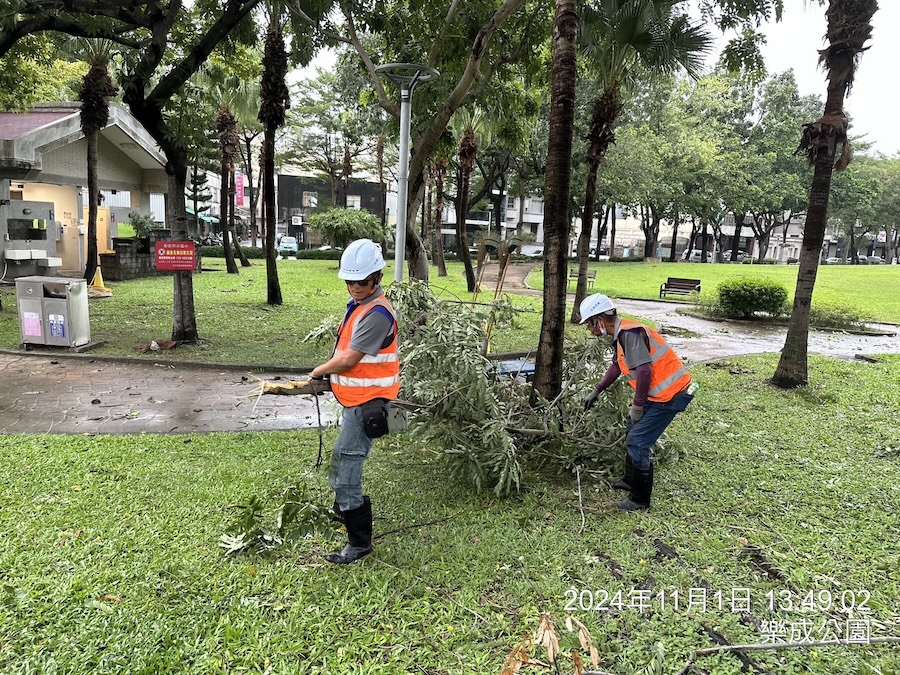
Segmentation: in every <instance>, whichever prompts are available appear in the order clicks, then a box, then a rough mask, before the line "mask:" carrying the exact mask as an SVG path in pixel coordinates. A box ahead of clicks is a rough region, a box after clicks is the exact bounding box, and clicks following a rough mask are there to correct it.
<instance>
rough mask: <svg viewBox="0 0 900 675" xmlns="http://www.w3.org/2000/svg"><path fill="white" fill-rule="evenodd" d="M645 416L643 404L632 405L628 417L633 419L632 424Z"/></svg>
mask: <svg viewBox="0 0 900 675" xmlns="http://www.w3.org/2000/svg"><path fill="white" fill-rule="evenodd" d="M643 416H644V406H642V405H632V406H631V408H629V409H628V418H629V419H630V420H631V423H632V424H637V423H638V422H640V421H641V418H642V417H643Z"/></svg>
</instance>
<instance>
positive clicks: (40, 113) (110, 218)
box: [0, 103, 167, 278]
mask: <svg viewBox="0 0 900 675" xmlns="http://www.w3.org/2000/svg"><path fill="white" fill-rule="evenodd" d="M164 167H165V158H164V156H163V155H162V153H161V152H160V150H159V148H158V147H157V146H156V144H155V143H154V141H153V139H152V138H151V137H150V135H149V134H148V133H147V132H146V131H145V130H144V128H143V127H142V126H141V125H140V123H139V122H138V121H137V120H136V119H135V118H134V117H132V116H131V115H130V114H129V113H128V112H127V111H126V110H125V109H124V108H121V107H120V106H117V105H110V114H109V121H108V123H107V125H106V127H105V128H104V129H103V130H101V132H100V143H99V162H98V166H97V172H98V179H99V183H100V188H101V201H102V204H101V206H100V210H99V214H98V244H99V249H100V250H101V251H102V250H104V249H108V248H110V246H111V243H112V241H111V240H112V237H114V236H116V235H117V224H118V223H119V222H121V221H122V220H127V218H128V213H130V212H131V211H134V210H140V211H148V212H149V211H150V202H151V199H152V196H153V195H159V196H160V198H161V195H163V194H165V192H166V190H167V180H166V174H165V168H164ZM86 176H87V142H86V141H85V139H84V136H83V134H82V133H81V122H80V115H79V104H78V103H58V104H43V105H39V106H36V107H35V108H34V109H32V110H30V111H28V112H24V113H12V112H0V254H2V257H3V259H4V263H5V265H6V277H7V278H15V277H18V276H24V275H29V274H53V273H57V272H73V273H79V272H81V271H83V270H84V266H85V256H86V251H87V242H86V236H85V235H86V232H87V222H86V219H87V208H86V206H85V197H84V196H83V194H84V192H85V191H86V186H87V177H86Z"/></svg>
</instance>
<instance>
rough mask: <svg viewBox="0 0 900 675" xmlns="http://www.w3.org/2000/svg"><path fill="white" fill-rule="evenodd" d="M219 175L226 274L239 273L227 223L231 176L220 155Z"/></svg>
mask: <svg viewBox="0 0 900 675" xmlns="http://www.w3.org/2000/svg"><path fill="white" fill-rule="evenodd" d="M219 175H220V177H221V184H222V190H221V191H220V193H219V225H221V227H222V248H223V250H224V252H225V271H226V272H228V274H239V273H240V271H239V270H238V267H237V263H235V262H234V251H233V250H232V248H231V242H232V241H233V239H232V233H231V227H230V223H229V220H230V219H229V209H228V202H229V201H230V200H231V176H232V172H231V171H230V170H229V167H228V160H227V159H226V158H225V157H224V155H223V157H222V163H221V165H220V170H219Z"/></svg>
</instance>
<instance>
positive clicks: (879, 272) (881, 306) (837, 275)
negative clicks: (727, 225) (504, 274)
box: [528, 262, 900, 323]
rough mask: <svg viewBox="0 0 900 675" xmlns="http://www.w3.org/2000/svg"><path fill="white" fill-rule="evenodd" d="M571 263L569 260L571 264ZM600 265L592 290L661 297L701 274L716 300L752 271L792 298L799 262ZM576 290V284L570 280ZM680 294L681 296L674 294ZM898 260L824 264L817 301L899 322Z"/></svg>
mask: <svg viewBox="0 0 900 675" xmlns="http://www.w3.org/2000/svg"><path fill="white" fill-rule="evenodd" d="M571 266H573V265H570V267H571ZM590 269H595V270H597V279H596V281H595V282H594V291H596V292H598V293H605V294H607V295H610V296H612V297H616V298H639V299H646V300H657V299H659V286H660V284H661V283H663V282H664V281H665V280H666V278H667V277H684V278H689V279H700V281H701V283H702V288H703V291H702V293H701V297H702V298H704V299H709V300H712V299H714V298H715V297H716V287H717V286H718V285H719V284H720V283H721V282H722V281H725V280H726V279H733V278H735V277H751V278H758V279H767V280H768V279H771V280H774V281H778V282H779V283H781V284H783V285H784V287H785V288H786V289H787V291H788V297H789V298H790V299H793V297H794V289H795V287H796V284H797V269H798V267H797V266H796V265H726V264H701V263H593V262H592V263H590ZM543 277H544V273H543V268H542V267H541V266H540V265H538V266H536V267H535V268H534V270H533V271H532V272H531V274H530V275H529V276H528V285H529V286H531V287H532V288H543V283H544V280H543ZM570 288H571V289H572V290H574V288H575V284H574V283H572V284H570ZM675 297H678V296H675ZM898 298H900V265H824V266H822V267H820V268H819V271H818V274H817V276H816V288H815V291H814V293H813V304H821V305H827V306H845V307H851V308H854V309H855V310H856V311H858V312H860V313H861V314H862V315H863V316H866V317H869V318H871V319H872V320H876V321H883V322H887V323H900V301H898Z"/></svg>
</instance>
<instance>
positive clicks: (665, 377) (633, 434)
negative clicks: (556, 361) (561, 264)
mask: <svg viewBox="0 0 900 675" xmlns="http://www.w3.org/2000/svg"><path fill="white" fill-rule="evenodd" d="M580 312H581V323H586V324H587V327H588V329H589V330H590V331H591V333H593V334H594V335H596V336H597V337H600V336H602V335H610V336H612V338H613V350H614V351H615V358H614V359H613V361H612V363H610V365H609V369H608V370H607V371H606V374H605V375H604V376H603V379H602V380H600V382H599V383H598V384H597V386H596V387H595V388H594V391H593V392H591V394H590V396H588V397H587V398H586V399H585V400H584V409H585V410H589V409H590V408H591V406H593V405H594V402H595V401H596V400H597V397H598V396H599V395H600V392H602V391H604V390H605V389H607V388H608V387H609V386H610V385H612V383H613V382H615V381H616V380H617V379H618V378H619V376H620V375H625V376H626V377H627V378H628V384H629V385H631V388H632V389H633V390H634V400H633V402H632V404H631V408H630V409H629V411H628V420H627V421H626V423H625V428H626V437H625V438H626V442H627V446H628V447H627V452H626V455H625V474H624V476H623V477H622V479H621V480H618V481H616V482H615V483H613V484H612V487H613V488H616V489H619V490H628V491H629V494H628V496H627V497H626V498H625V499H623V500H622V501H620V502H618V503H617V504H616V506H617V507H618V508H619V510H621V511H637V510H640V509H647V508H650V496H651V494H652V492H653V463H652V458H651V456H650V449H651V448H652V447H653V444H654V443H656V441H657V440H658V439H659V437H660V436H662V433H663V431H665V430H666V427H668V426H669V424H671V423H672V420H674V419H675V416H676V415H677V414H678V413H680V412H682V411H683V410H684V409H685V408H687V406H688V404H689V403H690V402H691V400H692V399H693V394H694V391H695V389H696V385H695V384H694V383H693V380H692V379H691V375H690V373H689V372H688V371H687V369H686V368H685V367H684V364H683V363H682V362H681V359H679V358H678V356H677V355H676V354H675V352H674V350H673V349H672V347H671V346H670V345H669V344H668V343H667V342H666V340H665V338H663V336H662V335H660V334H659V333H658V332H657V331H655V330H653V329H652V328H650V327H649V326H645V325H643V324H641V323H638V322H637V321H629V320H628V319H622V318H621V317H619V316H618V315H617V313H616V307H615V305H614V304H613V302H612V300H610V299H609V298H608V297H607V296H605V295H602V294H600V293H595V294H594V295H589V296H588V297H586V298H585V299H584V300H583V301H582V303H581V307H580Z"/></svg>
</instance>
